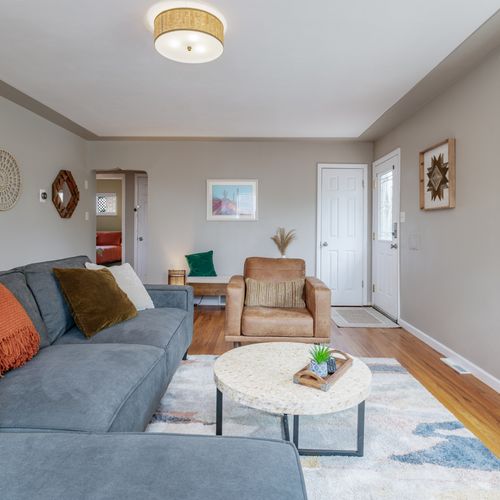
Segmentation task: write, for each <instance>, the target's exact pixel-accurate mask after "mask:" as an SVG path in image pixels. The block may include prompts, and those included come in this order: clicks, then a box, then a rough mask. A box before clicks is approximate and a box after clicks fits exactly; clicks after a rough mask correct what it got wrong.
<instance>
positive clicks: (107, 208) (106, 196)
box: [96, 193, 117, 216]
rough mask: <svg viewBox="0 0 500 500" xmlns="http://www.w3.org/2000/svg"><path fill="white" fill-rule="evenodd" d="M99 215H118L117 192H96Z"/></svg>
mask: <svg viewBox="0 0 500 500" xmlns="http://www.w3.org/2000/svg"><path fill="white" fill-rule="evenodd" d="M96 213H97V215H98V216H99V215H116V214H117V213H116V193H97V194H96Z"/></svg>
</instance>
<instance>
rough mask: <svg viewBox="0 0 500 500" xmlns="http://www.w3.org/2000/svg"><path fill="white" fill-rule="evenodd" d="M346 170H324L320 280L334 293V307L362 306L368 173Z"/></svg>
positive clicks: (320, 225)
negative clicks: (365, 192)
mask: <svg viewBox="0 0 500 500" xmlns="http://www.w3.org/2000/svg"><path fill="white" fill-rule="evenodd" d="M320 167H321V166H320ZM345 167H346V168H342V166H339V167H332V168H322V169H321V201H320V207H319V208H320V214H319V217H320V221H319V232H320V235H319V244H320V254H319V264H320V266H319V268H320V272H319V277H320V279H321V280H322V281H323V282H324V283H326V285H327V286H328V287H329V288H330V289H331V290H332V305H345V306H361V305H363V287H364V281H363V280H364V242H365V236H366V234H365V233H366V226H365V215H364V214H365V207H364V200H365V196H364V177H365V169H364V166H363V165H359V166H357V167H354V168H353V167H350V166H347V165H346V166H345Z"/></svg>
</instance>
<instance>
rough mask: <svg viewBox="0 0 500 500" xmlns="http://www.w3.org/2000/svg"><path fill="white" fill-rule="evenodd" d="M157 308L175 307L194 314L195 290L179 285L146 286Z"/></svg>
mask: <svg viewBox="0 0 500 500" xmlns="http://www.w3.org/2000/svg"><path fill="white" fill-rule="evenodd" d="M145 287H146V290H147V292H148V293H149V295H150V296H151V299H152V300H153V304H154V306H155V307H174V308H177V309H184V310H185V311H188V312H190V313H191V314H192V313H193V289H192V287H190V286H179V285H145Z"/></svg>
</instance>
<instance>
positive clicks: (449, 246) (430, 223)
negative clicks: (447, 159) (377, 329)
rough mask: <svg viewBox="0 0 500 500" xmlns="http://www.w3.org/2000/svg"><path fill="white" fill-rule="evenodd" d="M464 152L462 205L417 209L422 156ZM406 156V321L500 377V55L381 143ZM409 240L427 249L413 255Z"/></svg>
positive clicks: (460, 161) (380, 148)
mask: <svg viewBox="0 0 500 500" xmlns="http://www.w3.org/2000/svg"><path fill="white" fill-rule="evenodd" d="M447 137H455V138H456V141H457V142H456V145H457V154H456V156H457V202H456V208H455V209H452V210H438V211H430V212H424V211H421V210H420V209H419V197H418V196H419V191H418V188H419V167H418V153H419V151H421V150H423V149H425V148H426V147H428V146H431V145H432V144H434V143H436V142H438V141H440V140H442V139H446V138H447ZM397 147H401V155H402V156H401V210H403V211H405V212H406V222H405V223H404V224H402V225H401V236H402V239H401V316H402V319H404V320H406V321H407V322H409V323H410V324H412V325H413V326H415V327H417V328H418V329H420V330H421V331H423V332H424V333H426V334H428V335H430V336H431V337H433V338H435V339H436V340H438V341H440V342H442V343H443V344H445V345H446V346H448V347H449V348H451V349H453V350H455V351H456V352H458V353H459V354H461V355H462V356H464V357H466V358H467V359H469V360H470V361H472V362H474V363H476V364H477V365H479V366H480V367H481V368H483V369H484V370H487V371H488V372H490V373H491V374H493V375H494V376H496V377H499V376H500V363H499V358H500V342H499V333H500V259H499V255H500V254H499V249H500V231H499V227H500V226H499V218H500V194H499V187H500V155H499V153H500V149H499V148H500V50H497V51H496V52H495V53H494V54H492V55H491V57H490V58H489V59H488V60H487V61H485V62H484V63H483V64H481V65H480V66H479V67H477V68H476V69H475V70H474V71H472V72H471V73H470V74H469V75H468V76H467V77H466V78H465V79H463V80H461V81H460V82H458V83H457V84H455V85H454V86H453V87H451V88H450V89H448V90H447V91H446V92H445V93H444V94H442V95H441V96H440V97H438V98H437V99H435V100H434V101H433V102H432V103H430V104H428V105H427V106H425V107H424V108H423V109H422V110H421V111H420V112H418V113H417V114H416V115H414V116H413V117H412V118H411V119H409V120H407V121H406V122H404V123H403V124H402V125H400V126H398V127H397V128H396V129H395V130H393V131H392V132H391V133H389V134H388V135H386V136H385V137H383V138H382V139H380V140H379V141H377V142H376V144H375V157H376V158H379V157H381V156H383V155H384V154H386V153H388V152H390V151H391V150H393V149H395V148H397ZM410 236H413V237H415V238H416V239H417V240H419V241H420V248H419V249H418V250H410V249H409V245H408V240H409V238H410Z"/></svg>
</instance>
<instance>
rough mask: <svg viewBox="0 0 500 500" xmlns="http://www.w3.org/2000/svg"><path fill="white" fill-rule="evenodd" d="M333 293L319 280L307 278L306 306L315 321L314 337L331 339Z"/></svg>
mask: <svg viewBox="0 0 500 500" xmlns="http://www.w3.org/2000/svg"><path fill="white" fill-rule="evenodd" d="M331 295H332V293H331V291H330V289H329V288H328V287H327V286H326V285H325V284H324V283H323V282H322V281H321V280H319V279H318V278H313V277H307V278H306V283H305V296H306V306H307V309H309V312H310V313H311V315H312V317H313V319H314V336H315V337H323V338H325V337H326V338H330V332H331V317H330V312H331Z"/></svg>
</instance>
